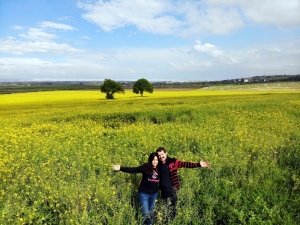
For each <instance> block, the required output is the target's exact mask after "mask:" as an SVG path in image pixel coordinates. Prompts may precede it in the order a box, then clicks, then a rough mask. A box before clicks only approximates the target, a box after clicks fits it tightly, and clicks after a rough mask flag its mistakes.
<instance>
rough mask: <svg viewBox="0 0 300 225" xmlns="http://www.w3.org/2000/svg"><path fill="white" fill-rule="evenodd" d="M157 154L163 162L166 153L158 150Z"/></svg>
mask: <svg viewBox="0 0 300 225" xmlns="http://www.w3.org/2000/svg"><path fill="white" fill-rule="evenodd" d="M157 155H158V158H159V160H160V161H161V162H162V163H163V164H164V163H165V162H166V160H167V155H168V153H167V152H164V151H159V152H157Z"/></svg>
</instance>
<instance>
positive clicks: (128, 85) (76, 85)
mask: <svg viewBox="0 0 300 225" xmlns="http://www.w3.org/2000/svg"><path fill="white" fill-rule="evenodd" d="M298 81H300V75H299V74H297V75H265V76H254V77H248V78H240V79H227V80H219V81H152V82H151V81H150V83H151V84H152V85H153V88H154V89H155V88H170V89H172V88H203V87H209V86H213V85H224V84H236V85H243V84H248V83H274V82H298ZM119 83H121V84H122V85H123V86H124V88H125V89H132V88H133V85H134V83H135V81H119ZM101 84H102V81H53V82H52V81H47V82H2V83H1V82H0V94H11V93H19V92H35V91H55V90H95V89H99V90H100V85H101Z"/></svg>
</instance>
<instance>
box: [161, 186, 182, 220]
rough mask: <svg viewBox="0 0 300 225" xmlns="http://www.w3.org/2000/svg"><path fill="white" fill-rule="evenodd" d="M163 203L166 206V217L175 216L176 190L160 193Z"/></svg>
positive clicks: (172, 217)
mask: <svg viewBox="0 0 300 225" xmlns="http://www.w3.org/2000/svg"><path fill="white" fill-rule="evenodd" d="M162 200H163V204H164V205H165V206H166V207H167V215H166V217H167V219H168V220H169V219H170V220H172V219H174V218H175V216H176V206H177V200H178V198H177V191H176V190H174V191H173V193H162Z"/></svg>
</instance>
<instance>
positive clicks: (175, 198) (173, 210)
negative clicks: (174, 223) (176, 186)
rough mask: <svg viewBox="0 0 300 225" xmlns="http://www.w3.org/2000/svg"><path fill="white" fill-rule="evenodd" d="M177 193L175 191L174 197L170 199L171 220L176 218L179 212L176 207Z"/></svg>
mask: <svg viewBox="0 0 300 225" xmlns="http://www.w3.org/2000/svg"><path fill="white" fill-rule="evenodd" d="M177 200H178V198H177V191H176V190H174V192H173V195H172V196H171V197H170V201H171V205H170V210H171V212H170V214H171V215H170V217H171V220H172V219H174V218H175V216H176V213H177V210H176V207H177Z"/></svg>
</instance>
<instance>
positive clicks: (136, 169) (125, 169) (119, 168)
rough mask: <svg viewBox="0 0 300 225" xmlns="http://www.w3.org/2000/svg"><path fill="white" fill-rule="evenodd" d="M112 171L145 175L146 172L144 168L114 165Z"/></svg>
mask: <svg viewBox="0 0 300 225" xmlns="http://www.w3.org/2000/svg"><path fill="white" fill-rule="evenodd" d="M112 169H113V170H114V171H122V172H126V173H143V172H144V167H143V166H138V167H123V166H120V165H113V166H112Z"/></svg>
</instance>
